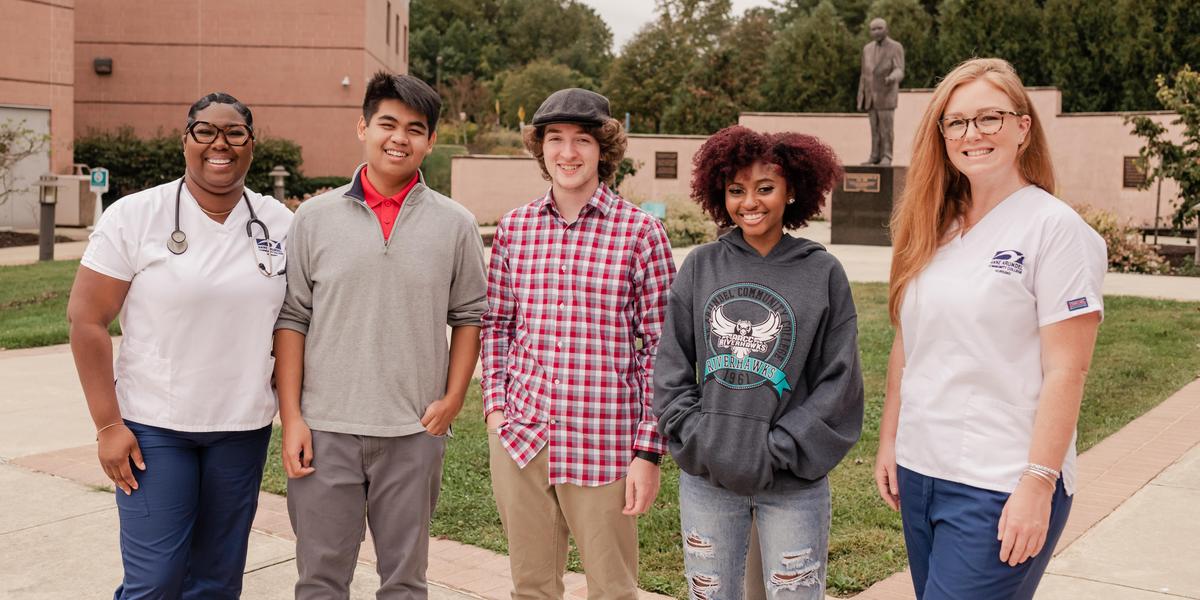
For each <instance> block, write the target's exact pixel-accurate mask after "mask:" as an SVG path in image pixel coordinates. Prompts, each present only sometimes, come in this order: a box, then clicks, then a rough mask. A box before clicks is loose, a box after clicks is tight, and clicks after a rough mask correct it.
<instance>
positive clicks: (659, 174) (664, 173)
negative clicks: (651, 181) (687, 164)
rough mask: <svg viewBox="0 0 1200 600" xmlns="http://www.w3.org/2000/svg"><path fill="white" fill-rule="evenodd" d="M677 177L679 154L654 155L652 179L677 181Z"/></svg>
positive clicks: (662, 153)
mask: <svg viewBox="0 0 1200 600" xmlns="http://www.w3.org/2000/svg"><path fill="white" fill-rule="evenodd" d="M678 177H679V153H678V152H655V153H654V178H655V179H677V178H678Z"/></svg>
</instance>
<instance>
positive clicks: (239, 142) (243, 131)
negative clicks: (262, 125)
mask: <svg viewBox="0 0 1200 600" xmlns="http://www.w3.org/2000/svg"><path fill="white" fill-rule="evenodd" d="M187 133H188V135H190V136H192V139H193V140H196V143H197V144H211V143H213V142H215V141H217V136H218V135H224V136H225V143H226V144H229V145H230V146H245V145H246V144H247V143H249V142H250V141H252V140H253V139H254V131H253V130H251V129H250V127H248V126H246V125H230V126H229V127H224V128H221V127H217V126H216V125H213V124H212V123H209V122H208V121H194V122H193V123H192V124H191V125H188V128H187Z"/></svg>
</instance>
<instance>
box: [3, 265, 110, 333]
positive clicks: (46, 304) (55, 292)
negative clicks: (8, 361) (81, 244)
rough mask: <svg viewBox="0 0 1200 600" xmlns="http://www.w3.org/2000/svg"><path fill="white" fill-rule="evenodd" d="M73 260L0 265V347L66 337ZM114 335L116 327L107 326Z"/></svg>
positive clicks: (73, 277) (74, 267)
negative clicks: (12, 265) (11, 265)
mask: <svg viewBox="0 0 1200 600" xmlns="http://www.w3.org/2000/svg"><path fill="white" fill-rule="evenodd" d="M78 267H79V261H77V260H59V261H53V262H46V263H38V264H35V265H22V266H16V267H0V348H33V347H36V346H49V345H51V344H62V343H65V342H66V341H67V297H68V296H70V294H71V283H72V282H73V281H74V280H75V269H77V268H78ZM109 331H110V332H112V333H113V334H114V335H116V334H119V333H120V329H119V328H118V327H117V324H116V323H115V322H114V323H113V324H112V326H110V327H109Z"/></svg>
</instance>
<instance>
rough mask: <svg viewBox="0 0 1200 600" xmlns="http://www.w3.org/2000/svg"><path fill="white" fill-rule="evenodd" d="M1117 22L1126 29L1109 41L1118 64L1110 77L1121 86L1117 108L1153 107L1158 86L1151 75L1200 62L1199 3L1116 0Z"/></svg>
mask: <svg viewBox="0 0 1200 600" xmlns="http://www.w3.org/2000/svg"><path fill="white" fill-rule="evenodd" d="M1113 21H1114V22H1115V23H1116V24H1118V26H1119V27H1120V28H1121V30H1122V32H1123V33H1122V35H1121V36H1120V38H1119V39H1118V40H1115V41H1114V42H1111V47H1112V49H1113V51H1114V52H1115V54H1116V56H1117V62H1118V64H1119V71H1118V76H1117V77H1116V78H1115V81H1111V82H1110V84H1111V85H1114V86H1116V87H1119V88H1121V100H1120V103H1119V105H1118V106H1116V107H1115V109H1117V110H1149V109H1152V108H1153V107H1155V106H1157V105H1158V102H1157V101H1156V97H1157V94H1158V89H1159V88H1158V87H1157V86H1156V85H1155V83H1156V81H1155V80H1151V79H1150V77H1151V76H1152V75H1159V74H1165V75H1167V76H1168V77H1170V74H1172V73H1175V72H1176V71H1178V70H1179V68H1180V67H1182V66H1183V65H1186V64H1200V35H1197V34H1196V32H1197V31H1200V3H1197V2H1195V1H1193V0H1118V2H1117V8H1116V15H1115V18H1114V19H1113ZM1168 83H1170V81H1168Z"/></svg>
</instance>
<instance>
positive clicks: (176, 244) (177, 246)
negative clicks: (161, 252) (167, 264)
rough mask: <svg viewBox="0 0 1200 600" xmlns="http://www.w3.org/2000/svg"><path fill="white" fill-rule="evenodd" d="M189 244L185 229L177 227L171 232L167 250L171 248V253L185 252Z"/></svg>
mask: <svg viewBox="0 0 1200 600" xmlns="http://www.w3.org/2000/svg"><path fill="white" fill-rule="evenodd" d="M187 246H188V243H187V236H186V235H184V233H183V231H181V230H179V229H176V230H175V231H172V232H171V237H170V238H169V239H167V250H170V251H171V254H175V255H180V254H183V253H184V252H187Z"/></svg>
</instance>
